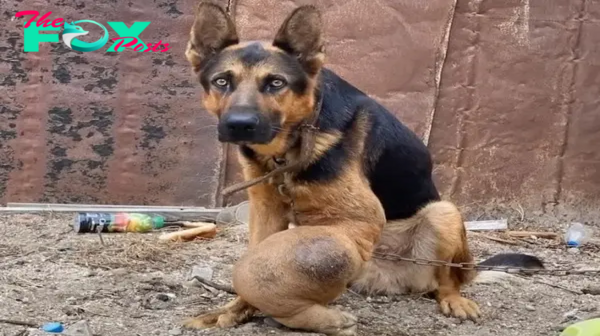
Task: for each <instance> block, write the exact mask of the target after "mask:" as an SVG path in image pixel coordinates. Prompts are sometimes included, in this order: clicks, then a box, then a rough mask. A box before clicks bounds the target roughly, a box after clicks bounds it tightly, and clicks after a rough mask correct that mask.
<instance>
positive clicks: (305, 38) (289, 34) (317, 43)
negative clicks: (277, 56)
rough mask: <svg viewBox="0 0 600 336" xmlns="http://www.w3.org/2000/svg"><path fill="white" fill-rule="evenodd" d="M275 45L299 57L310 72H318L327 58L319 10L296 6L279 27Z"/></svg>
mask: <svg viewBox="0 0 600 336" xmlns="http://www.w3.org/2000/svg"><path fill="white" fill-rule="evenodd" d="M273 45H274V46H275V47H278V48H280V49H282V50H284V51H286V52H287V53H289V54H292V55H294V56H295V57H297V58H298V60H299V61H300V63H302V66H303V67H304V69H305V71H306V72H308V73H309V74H311V75H315V74H317V72H318V71H319V70H320V69H321V67H322V66H323V61H324V59H325V54H324V41H323V22H322V19H321V13H320V12H319V10H318V9H317V8H316V7H315V6H302V7H298V8H296V10H294V11H293V12H292V14H290V16H288V18H287V19H286V20H285V21H284V22H283V24H282V25H281V28H279V31H278V32H277V35H276V36H275V40H274V41H273Z"/></svg>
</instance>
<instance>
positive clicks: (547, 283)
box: [534, 279, 582, 295]
mask: <svg viewBox="0 0 600 336" xmlns="http://www.w3.org/2000/svg"><path fill="white" fill-rule="evenodd" d="M534 282H535V283H539V284H542V285H546V286H550V287H554V288H559V289H562V290H566V291H567V292H571V293H573V294H577V295H581V293H582V292H581V291H580V290H576V289H571V288H569V287H565V286H563V285H559V284H557V283H551V282H547V281H544V280H541V279H535V281H534Z"/></svg>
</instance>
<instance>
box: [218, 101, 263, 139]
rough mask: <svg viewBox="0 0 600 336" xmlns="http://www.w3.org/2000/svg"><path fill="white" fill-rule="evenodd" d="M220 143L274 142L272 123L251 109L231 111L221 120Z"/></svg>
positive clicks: (219, 128)
mask: <svg viewBox="0 0 600 336" xmlns="http://www.w3.org/2000/svg"><path fill="white" fill-rule="evenodd" d="M218 131H219V141H221V142H232V143H254V144H266V143H269V142H270V141H271V140H273V130H272V128H271V121H270V120H269V119H268V118H266V117H265V116H264V115H263V114H262V113H260V112H257V111H255V110H249V109H238V110H230V111H228V112H227V113H225V114H224V115H222V116H221V119H220V120H219V126H218Z"/></svg>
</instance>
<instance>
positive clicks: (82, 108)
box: [0, 0, 600, 209]
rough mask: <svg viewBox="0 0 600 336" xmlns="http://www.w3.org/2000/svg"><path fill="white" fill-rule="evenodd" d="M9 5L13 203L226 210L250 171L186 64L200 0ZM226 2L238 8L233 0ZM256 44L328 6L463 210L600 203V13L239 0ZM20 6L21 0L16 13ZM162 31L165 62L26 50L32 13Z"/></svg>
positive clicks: (346, 55)
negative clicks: (204, 104) (234, 187)
mask: <svg viewBox="0 0 600 336" xmlns="http://www.w3.org/2000/svg"><path fill="white" fill-rule="evenodd" d="M0 1H2V2H1V3H2V9H1V11H2V13H0V14H1V15H2V17H3V18H4V20H2V21H0V90H1V91H2V92H1V93H2V94H0V103H1V105H0V200H2V201H3V202H7V201H10V202H17V201H30V202H39V201H48V202H76V203H84V202H85V203H88V202H94V203H123V204H157V205H170V204H177V205H205V206H214V205H220V204H223V203H231V202H236V201H239V200H240V199H242V198H243V196H242V195H238V196H235V197H234V198H232V199H226V200H222V199H221V198H220V197H218V193H219V190H220V189H221V188H222V187H223V185H226V184H229V183H233V182H235V181H237V180H239V179H240V175H239V167H237V164H236V155H235V150H234V149H233V148H223V147H222V146H221V145H220V144H219V143H217V142H216V137H215V127H214V125H215V120H214V119H213V118H212V117H210V116H209V115H207V114H206V113H205V112H204V111H203V110H202V108H201V107H200V101H199V94H198V90H199V87H198V85H197V84H196V83H194V81H193V78H192V76H191V74H190V71H189V68H188V65H187V63H186V61H185V59H184V57H183V50H184V47H185V42H186V40H187V37H188V35H187V34H188V30H189V27H190V25H191V22H192V20H193V16H192V14H193V7H194V5H195V3H196V1H195V0H194V1H192V0H185V1H181V0H180V1H178V0H156V1H143V0H131V1H106V0H105V1H81V0H79V1H78V0H52V1H49V2H46V1H34V0H23V1H20V2H19V1H6V0H0ZM221 2H222V3H225V2H226V0H222V1H221ZM236 2H237V4H236V8H235V13H236V21H237V23H238V27H239V30H240V34H241V35H242V37H243V38H248V39H265V38H271V37H272V36H273V34H274V32H275V30H276V29H277V27H278V26H279V24H280V23H281V21H282V20H283V18H284V17H285V15H287V14H288V13H289V12H290V11H291V10H292V9H293V8H295V7H296V6H297V5H300V4H308V3H312V4H317V3H318V6H319V7H320V8H322V9H323V11H324V13H325V21H326V24H327V37H328V41H329V44H328V49H327V51H328V64H329V67H331V68H332V69H334V70H335V71H337V72H338V73H339V74H341V75H342V76H343V77H345V78H347V79H348V80H350V81H351V82H352V83H354V84H355V85H356V86H358V87H359V88H361V89H363V90H365V91H367V92H368V93H370V94H371V95H372V96H373V97H374V98H375V99H377V100H379V101H380V102H382V103H383V104H384V105H386V106H387V107H389V108H390V110H391V111H393V112H394V113H395V114H396V115H397V116H398V117H399V118H400V119H402V120H403V121H404V122H405V123H406V124H408V125H409V126H410V127H411V128H413V129H414V130H415V131H416V132H417V133H418V134H419V135H420V136H422V138H423V139H424V140H425V141H426V142H427V143H428V146H429V147H430V148H431V150H432V153H433V156H434V159H435V162H436V171H435V175H436V179H437V181H438V185H439V187H440V189H441V190H442V192H443V193H444V195H445V196H447V197H451V198H452V199H453V200H456V201H457V202H458V203H459V204H477V205H479V206H485V205H486V204H489V203H492V202H497V201H514V200H519V202H521V203H522V204H523V206H525V207H528V208H534V209H536V208H540V209H545V208H547V207H548V206H554V205H557V204H567V205H569V206H571V207H574V208H578V207H580V208H582V207H587V206H589V204H592V203H593V202H595V201H598V200H599V198H600V171H599V169H597V168H598V163H599V162H600V150H598V149H597V146H598V144H599V143H600V142H599V140H600V139H599V138H600V112H599V111H598V103H597V102H598V97H600V95H599V93H600V92H599V91H600V85H599V81H600V79H598V75H597V74H598V72H599V70H600V66H599V62H600V61H599V60H600V57H599V56H600V53H599V52H598V48H599V47H598V45H599V43H598V42H599V41H597V40H598V39H600V37H597V36H599V35H598V33H599V32H600V26H599V22H600V3H598V2H596V1H590V0H587V1H586V0H546V1H542V0H485V1H483V0H458V1H456V0H428V1H417V0H377V1H366V0H320V1H314V0H295V1H290V0H287V1H281V0H237V1H236ZM5 4H6V6H5ZM29 9H36V10H39V11H40V12H45V11H47V10H52V11H53V12H54V15H56V16H60V17H65V18H67V19H69V20H71V19H72V20H79V19H91V20H97V21H99V22H106V21H111V20H114V21H124V22H131V21H142V20H143V21H151V22H152V23H151V24H150V26H149V27H148V28H147V29H146V30H145V31H144V32H143V34H142V35H141V36H142V37H143V39H144V41H146V42H155V41H158V40H162V41H163V42H167V43H170V45H171V50H170V51H168V52H166V53H153V54H151V53H135V52H133V51H129V52H121V53H113V54H111V53H104V52H103V51H102V50H104V49H102V50H100V51H96V52H88V53H77V52H73V51H70V50H68V49H67V48H66V47H65V46H64V45H62V44H61V43H54V44H49V43H43V44H41V50H40V52H39V53H24V52H23V51H22V48H23V33H22V27H23V20H15V21H11V20H10V18H11V17H12V16H13V15H14V13H15V12H17V11H19V10H29Z"/></svg>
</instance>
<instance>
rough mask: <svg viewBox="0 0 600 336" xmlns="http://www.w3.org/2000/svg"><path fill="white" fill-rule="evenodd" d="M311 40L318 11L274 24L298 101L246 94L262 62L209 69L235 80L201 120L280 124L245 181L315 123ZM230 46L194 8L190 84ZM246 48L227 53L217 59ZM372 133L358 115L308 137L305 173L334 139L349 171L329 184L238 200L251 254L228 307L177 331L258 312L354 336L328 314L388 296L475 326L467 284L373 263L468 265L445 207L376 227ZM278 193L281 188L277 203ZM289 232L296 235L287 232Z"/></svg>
mask: <svg viewBox="0 0 600 336" xmlns="http://www.w3.org/2000/svg"><path fill="white" fill-rule="evenodd" d="M211 23H212V25H211ZM215 27H217V28H215ZM321 28H322V27H321V21H320V14H319V13H318V11H316V9H315V8H314V7H311V6H304V7H300V8H299V9H297V10H296V11H294V12H293V13H292V14H291V15H290V16H289V17H288V18H287V19H286V20H285V21H284V24H283V25H282V27H281V28H280V29H279V31H278V33H277V35H276V37H275V40H274V43H275V44H276V45H279V46H283V47H285V48H286V49H287V51H286V52H293V53H294V54H295V55H296V56H297V59H298V61H299V62H300V64H301V65H302V66H303V67H304V69H305V70H306V72H307V73H309V74H311V78H310V81H309V87H308V89H307V90H306V92H305V93H304V94H297V93H293V92H290V91H286V90H284V91H282V92H278V94H276V95H270V96H267V95H261V94H260V93H258V91H259V90H258V88H257V85H256V83H257V82H258V81H259V80H260V79H262V78H264V76H267V75H269V73H271V72H272V71H274V70H276V69H273V68H272V65H271V64H268V62H266V63H265V64H261V65H258V66H253V67H251V68H245V67H244V66H243V65H242V64H241V62H239V60H236V59H224V60H222V61H221V62H220V63H219V64H218V66H219V67H220V68H221V69H220V70H228V71H230V72H231V73H233V76H235V77H236V79H237V81H236V83H239V85H238V87H237V89H236V90H235V92H234V93H231V94H227V95H222V94H219V93H218V92H213V90H210V92H205V94H204V99H203V102H204V106H205V108H206V109H207V110H209V111H210V112H211V113H213V114H215V115H217V116H219V115H220V114H221V113H223V112H224V111H227V109H228V108H229V106H231V105H232V104H238V105H240V104H241V103H244V99H250V98H252V99H256V100H255V101H256V102H257V105H258V107H259V109H260V110H261V111H263V110H264V111H269V110H277V111H281V112H282V115H283V116H282V123H281V125H282V126H281V130H280V132H279V133H278V135H277V136H276V137H275V138H274V139H273V140H272V141H271V142H270V143H268V144H265V145H257V144H251V145H248V146H249V147H250V148H252V150H254V152H255V156H256V157H255V158H254V159H253V160H249V159H247V158H245V157H244V156H242V155H240V163H241V165H242V168H243V171H244V178H245V179H246V180H251V179H254V178H257V177H260V176H263V175H264V174H266V173H268V172H269V171H271V170H273V169H274V168H275V163H274V161H273V158H274V157H284V158H286V159H287V160H289V161H295V160H298V158H299V155H300V153H299V149H297V148H296V147H291V146H290V143H288V141H289V139H290V137H289V135H290V132H292V131H293V129H292V126H293V125H295V124H297V123H298V122H300V121H302V120H307V119H309V118H310V117H312V114H313V113H314V111H313V110H314V106H315V104H316V102H315V99H314V95H313V91H314V90H315V88H316V87H315V85H316V83H317V81H318V76H319V75H318V73H319V70H320V68H321V66H322V64H323V59H324V53H323V37H322V33H321ZM215 29H217V30H219V29H220V30H219V31H215ZM236 38H237V35H236V33H235V27H234V26H233V24H232V22H231V20H229V19H228V18H227V17H226V15H225V13H224V11H223V10H222V9H219V8H218V7H216V6H214V5H200V6H199V10H198V14H197V18H196V21H195V23H194V27H192V31H191V38H190V43H189V44H188V48H187V50H186V57H187V58H188V60H189V62H190V64H191V65H192V68H193V69H194V71H195V72H198V71H199V68H198V67H199V64H200V63H201V62H202V59H203V58H204V57H207V55H208V54H209V53H210V52H211V51H212V50H213V49H214V48H215V46H218V45H223V44H224V43H225V42H227V41H231V40H233V39H236ZM245 45H246V44H242V43H235V44H232V45H228V46H227V47H224V48H223V49H224V50H228V49H235V48H242V47H244V46H245ZM263 46H264V47H265V49H266V48H268V50H271V51H272V52H274V53H276V52H283V51H282V50H280V49H278V48H275V47H273V46H271V45H266V44H263ZM290 50H291V51H290ZM370 127H371V125H370V124H369V122H368V119H367V117H366V114H365V113H360V112H359V114H358V116H357V118H356V121H355V123H354V125H353V127H352V128H351V129H350V130H349V131H347V132H346V134H341V133H340V132H338V131H335V132H330V133H325V132H320V131H315V132H316V134H315V146H314V148H313V153H312V157H311V160H310V161H311V162H314V161H316V160H318V159H319V158H320V157H322V155H324V154H325V153H326V152H327V151H328V150H329V149H331V148H332V147H334V146H335V145H336V144H338V143H339V141H341V139H342V138H344V140H345V146H346V147H345V150H346V151H347V152H348V160H347V164H346V165H345V166H344V167H343V168H342V170H341V171H339V172H337V173H338V174H337V176H336V178H335V179H333V180H330V181H328V182H322V183H299V182H296V181H295V180H294V179H293V178H292V177H293V176H292V175H291V174H292V173H288V174H287V175H284V176H279V177H276V178H273V179H272V180H271V181H270V182H269V183H263V184H258V185H255V186H252V187H250V188H249V189H248V198H249V202H250V223H249V231H250V239H249V240H250V242H249V247H248V251H247V252H246V254H245V255H244V256H243V257H242V258H241V259H240V260H239V261H238V262H237V263H236V265H235V267H234V271H233V285H234V288H235V290H236V292H237V293H238V297H236V299H234V300H233V301H231V302H230V303H229V304H228V305H226V306H224V307H222V308H218V309H215V310H213V311H209V312H206V313H205V314H202V315H200V316H198V317H196V318H193V319H190V320H188V321H187V322H186V326H188V327H193V328H205V327H215V326H216V327H223V328H225V327H231V326H235V325H237V324H240V323H243V322H244V321H246V320H247V319H249V318H250V317H251V316H252V315H253V314H254V313H255V312H256V311H257V310H258V311H261V312H262V313H264V314H267V315H269V316H271V317H273V318H275V319H276V320H278V321H279V322H280V323H282V324H284V325H286V326H288V327H290V328H297V329H303V330H308V331H315V332H320V333H325V334H327V335H338V336H344V335H346V336H352V335H356V318H355V317H354V316H353V315H352V314H350V313H348V312H342V311H339V310H337V309H333V308H331V307H328V304H329V303H330V302H332V301H333V300H335V299H336V298H338V297H339V296H340V295H342V294H343V293H344V291H345V290H346V289H347V288H348V287H349V286H351V285H352V286H354V287H355V288H357V289H360V290H363V291H366V292H383V293H390V294H397V293H404V292H409V291H417V292H428V291H435V292H436V294H437V298H438V301H439V302H440V307H441V309H442V311H443V312H444V313H446V314H453V315H455V316H459V317H467V316H469V317H474V316H477V315H478V313H479V312H478V308H477V306H476V305H475V304H474V303H473V302H471V301H469V300H467V299H465V298H463V297H461V296H460V292H459V290H460V286H461V285H462V284H464V283H467V282H468V281H469V280H470V279H471V278H472V274H471V273H470V272H464V271H456V270H454V269H452V270H450V269H447V268H437V269H436V268H432V267H428V266H418V265H413V264H408V263H399V262H389V261H382V260H377V259H372V253H373V251H374V249H375V250H376V251H378V252H383V253H395V254H401V255H404V256H409V257H416V258H430V259H441V260H446V261H453V262H468V261H471V256H470V254H469V250H468V247H467V245H466V234H465V229H464V225H463V222H462V218H461V216H460V213H459V212H458V210H457V209H456V207H454V205H452V204H451V203H448V202H436V203H432V204H429V205H427V206H426V207H425V208H423V209H422V210H421V211H420V212H419V213H418V214H417V215H415V216H414V217H413V218H410V219H408V220H404V221H394V222H390V223H387V225H386V219H385V214H384V210H383V207H382V205H381V203H380V202H379V200H378V198H377V197H376V195H375V194H374V193H373V191H372V190H371V188H370V185H369V181H368V179H367V177H366V175H365V172H364V171H363V169H364V164H363V160H364V157H365V155H370V154H368V153H364V142H365V138H366V135H367V130H368V129H369V128H370ZM347 147H350V148H347ZM279 187H284V188H283V190H285V192H284V193H283V194H282V193H280V189H279ZM292 201H293V204H292ZM291 220H294V221H295V224H296V227H295V228H294V229H291V230H289V229H288V227H289V223H290V221H291ZM384 225H385V228H384ZM382 230H383V233H382Z"/></svg>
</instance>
